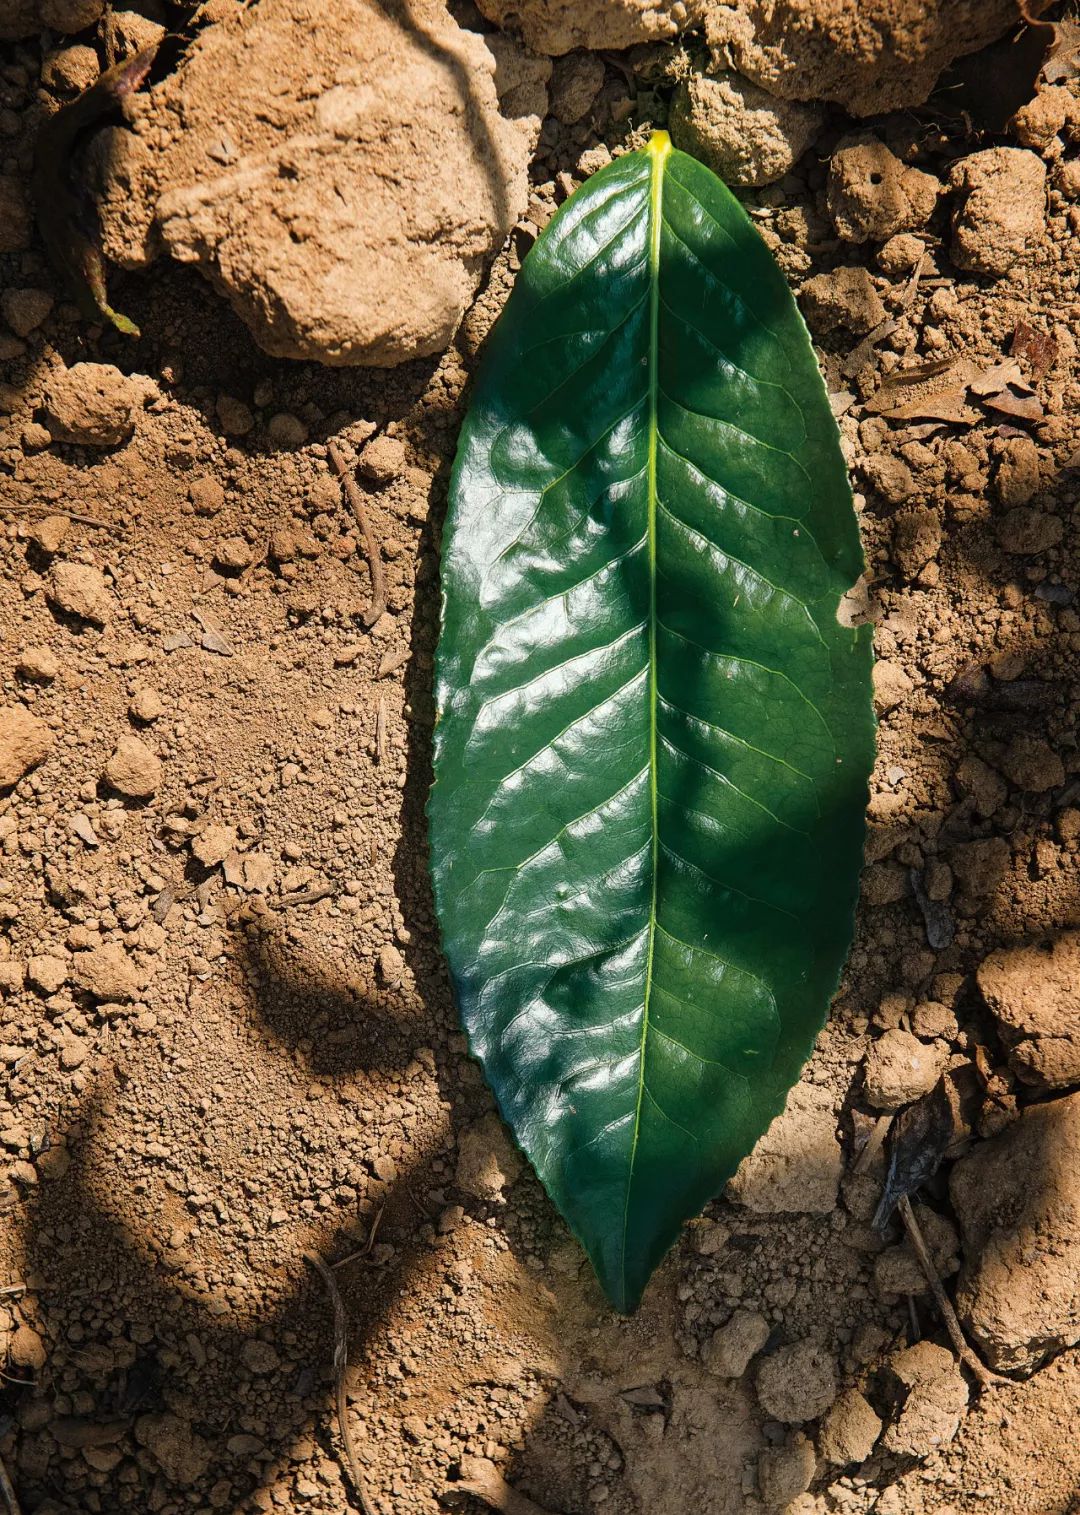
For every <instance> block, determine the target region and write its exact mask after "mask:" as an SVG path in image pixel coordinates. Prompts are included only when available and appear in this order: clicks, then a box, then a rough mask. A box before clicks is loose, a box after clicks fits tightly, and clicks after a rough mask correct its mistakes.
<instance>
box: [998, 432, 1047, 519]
mask: <svg viewBox="0 0 1080 1515" xmlns="http://www.w3.org/2000/svg"><path fill="white" fill-rule="evenodd" d="M1041 483H1042V467H1041V464H1040V462H1039V449H1038V448H1037V447H1036V446H1035V443H1034V442H1033V441H1032V440H1031V438H1030V437H1010V438H1009V439H1008V440H1007V441H1006V442H1005V444H1004V445H1003V447H1002V449H1001V452H1000V453H999V455H998V462H997V471H996V472H995V474H994V486H995V488H996V490H997V497H998V499H999V500H1000V501H1001V503H1002V504H1003V505H1004V506H1005V507H1006V508H1007V509H1012V508H1014V507H1015V506H1017V505H1026V504H1027V503H1028V501H1029V500H1030V499H1031V497H1032V495H1033V494H1034V493H1035V492H1036V490H1037V489H1038V488H1039V485H1040V484H1041Z"/></svg>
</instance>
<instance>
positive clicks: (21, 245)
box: [0, 174, 34, 253]
mask: <svg viewBox="0 0 1080 1515" xmlns="http://www.w3.org/2000/svg"><path fill="white" fill-rule="evenodd" d="M33 227H34V223H33V220H32V218H31V215H30V207H29V205H28V204H27V202H26V193H25V191H24V189H23V184H22V180H21V179H17V178H15V177H14V176H13V175H10V174H0V253H10V252H23V251H24V250H25V249H26V248H28V247H29V246H30V242H31V238H32V237H33Z"/></svg>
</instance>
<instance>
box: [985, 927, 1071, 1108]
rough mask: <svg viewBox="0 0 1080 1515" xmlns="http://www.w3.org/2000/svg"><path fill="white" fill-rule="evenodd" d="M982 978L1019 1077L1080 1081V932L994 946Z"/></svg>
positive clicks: (1058, 1084) (1039, 1082) (1044, 1084)
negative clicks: (1005, 945)
mask: <svg viewBox="0 0 1080 1515" xmlns="http://www.w3.org/2000/svg"><path fill="white" fill-rule="evenodd" d="M976 981H977V983H978V986H979V990H980V992H981V994H982V997H983V999H984V1000H985V1001H986V1005H987V1008H988V1009H989V1011H990V1013H991V1015H993V1017H994V1019H995V1020H996V1021H997V1023H998V1026H999V1028H1000V1030H1001V1033H1002V1035H1003V1037H1004V1038H1005V1040H1006V1042H1007V1043H1008V1044H1009V1047H1010V1052H1009V1062H1010V1063H1011V1065H1012V1067H1013V1068H1014V1070H1015V1071H1016V1074H1017V1076H1018V1077H1019V1078H1021V1079H1023V1080H1024V1082H1025V1083H1030V1084H1034V1085H1035V1086H1036V1088H1038V1089H1040V1090H1045V1089H1062V1088H1066V1087H1068V1086H1069V1085H1070V1084H1075V1083H1080V932H1076V931H1066V932H1063V933H1062V934H1061V935H1060V936H1057V937H1051V938H1048V939H1047V940H1044V941H1039V942H1030V943H1027V944H1026V945H1024V946H1020V947H1003V948H1001V949H1000V950H999V951H997V952H992V953H991V954H990V956H989V957H988V958H986V959H985V960H984V961H983V963H982V965H981V967H980V968H979V971H978V973H977V975H976Z"/></svg>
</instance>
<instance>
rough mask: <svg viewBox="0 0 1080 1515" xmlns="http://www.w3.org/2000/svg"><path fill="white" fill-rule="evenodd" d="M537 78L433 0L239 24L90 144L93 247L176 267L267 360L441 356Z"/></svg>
mask: <svg viewBox="0 0 1080 1515" xmlns="http://www.w3.org/2000/svg"><path fill="white" fill-rule="evenodd" d="M550 69H551V65H550V64H549V63H548V62H547V60H546V59H537V58H533V57H531V56H530V55H529V54H527V53H526V52H524V50H523V49H521V48H520V47H518V46H517V45H516V44H514V43H513V42H511V41H510V39H508V38H497V39H495V40H494V46H493V47H489V46H488V44H487V42H486V41H485V39H483V38H481V37H480V36H478V35H476V34H474V33H471V32H467V31H463V30H462V29H461V28H460V27H458V26H457V24H456V23H455V22H454V21H453V20H452V19H451V18H450V17H449V16H448V15H447V13H446V12H445V10H443V9H442V7H440V6H438V5H436V4H435V3H434V0H393V3H391V0H387V3H385V4H381V3H377V0H348V3H344V4H342V5H340V6H335V7H333V8H332V9H329V10H328V9H327V8H326V7H325V6H322V5H319V4H317V3H316V0H265V3H264V4H261V5H259V6H258V7H257V8H255V9H252V10H238V11H237V13H236V15H235V16H234V17H230V18H229V19H228V20H225V21H222V22H219V23H217V24H215V25H213V26H210V27H208V28H207V29H206V30H205V31H204V32H203V33H202V34H201V36H200V37H199V39H198V41H197V42H196V44H195V45H194V47H193V48H192V50H191V53H190V56H189V58H188V60H187V61H186V62H185V64H184V65H183V67H182V68H180V69H179V70H178V71H177V72H176V73H175V74H173V75H171V76H170V77H169V78H167V79H166V80H164V81H163V82H162V83H161V84H160V85H158V87H157V88H156V89H154V90H152V91H151V92H150V93H149V94H148V95H147V96H146V97H145V98H144V99H141V100H140V101H139V102H138V103H137V105H136V106H135V109H134V112H133V114H134V130H127V129H125V128H120V127H117V128H115V129H113V130H111V131H109V132H106V133H104V134H103V135H102V138H101V139H100V141H99V144H98V147H97V152H98V175H99V179H100V181H101V185H102V193H101V214H102V221H103V228H104V242H105V249H106V252H107V253H108V255H109V256H110V257H111V258H112V259H113V260H114V261H116V262H119V263H121V264H123V265H124V266H127V267H139V266H143V265H145V264H146V263H148V262H149V261H150V260H151V259H152V258H153V257H155V256H156V255H157V254H158V253H159V252H160V251H162V250H164V251H167V252H169V253H171V254H172V256H173V257H174V258H176V259H177V260H178V261H180V262H182V263H191V264H194V265H195V266H197V267H198V268H199V269H200V271H201V272H203V273H204V274H206V276H207V277H208V278H209V279H210V280H211V281H212V282H213V283H214V284H215V285H216V286H217V287H218V288H219V289H220V290H221V291H222V293H223V294H225V295H226V296H227V297H228V299H229V301H230V303H231V304H232V306H233V308H234V309H235V310H236V311H237V313H238V314H239V315H240V316H241V317H242V319H243V320H244V321H245V322H246V323H247V324H248V326H250V328H251V330H252V332H253V333H254V335H255V338H256V340H257V341H258V342H259V344H260V346H262V347H263V348H264V349H265V350H266V351H267V352H270V353H273V354H274V355H275V356H279V357H291V358H311V359H317V360H319V361H321V362H323V363H328V364H333V365H346V364H368V365H391V364H395V363H402V362H406V361H407V360H409V359H411V358H417V357H424V356H427V355H429V354H432V353H435V352H439V351H441V350H442V349H443V348H445V347H446V346H447V344H448V343H449V341H450V340H451V338H452V337H453V334H454V331H455V330H456V328H457V325H458V322H459V321H460V319H461V316H462V312H463V311H464V309H465V306H466V305H467V303H468V302H469V300H470V299H471V298H472V296H473V294H474V293H475V290H476V287H477V284H478V283H479V280H480V276H481V273H482V271H483V268H484V266H485V263H486V260H487V259H488V258H489V257H490V256H491V254H492V253H493V252H494V251H495V249H496V248H497V247H498V246H499V244H500V243H501V242H502V241H503V239H504V238H505V236H506V235H507V233H508V232H509V230H510V228H511V226H512V225H513V224H514V222H515V220H517V218H518V217H519V216H520V215H521V213H522V212H523V211H524V208H525V203H526V197H527V181H526V165H527V162H528V157H529V153H530V152H531V150H532V148H533V147H534V146H535V142H536V136H537V133H538V131H539V126H540V117H541V116H542V115H543V113H544V110H545V109H546V88H545V85H546V80H547V77H548V76H549V74H550ZM223 79H227V80H229V81H230V84H229V89H228V91H227V92H223V89H222V80H223ZM500 96H501V97H502V98H503V99H504V100H505V101H506V102H507V108H508V109H510V108H512V109H513V111H515V112H517V113H518V114H516V115H515V116H513V117H511V116H509V115H503V114H502V113H501V112H500V108H499V97H500Z"/></svg>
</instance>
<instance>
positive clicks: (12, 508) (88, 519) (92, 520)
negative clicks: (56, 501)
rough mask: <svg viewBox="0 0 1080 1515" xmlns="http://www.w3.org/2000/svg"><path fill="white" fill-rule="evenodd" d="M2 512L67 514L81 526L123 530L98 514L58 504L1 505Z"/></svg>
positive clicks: (20, 514)
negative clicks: (101, 519) (87, 514)
mask: <svg viewBox="0 0 1080 1515" xmlns="http://www.w3.org/2000/svg"><path fill="white" fill-rule="evenodd" d="M0 512H2V513H3V514H4V515H13V516H27V515H42V516H65V517H66V518H67V520H69V521H78V523H79V525H80V526H96V527H97V528H98V530H99V531H116V532H121V531H123V529H124V528H123V527H122V526H114V525H113V523H112V522H111V521H99V520H98V518H97V516H84V515H82V514H81V513H80V512H79V511H77V510H61V509H60V507H59V506H58V505H7V504H5V505H0Z"/></svg>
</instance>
